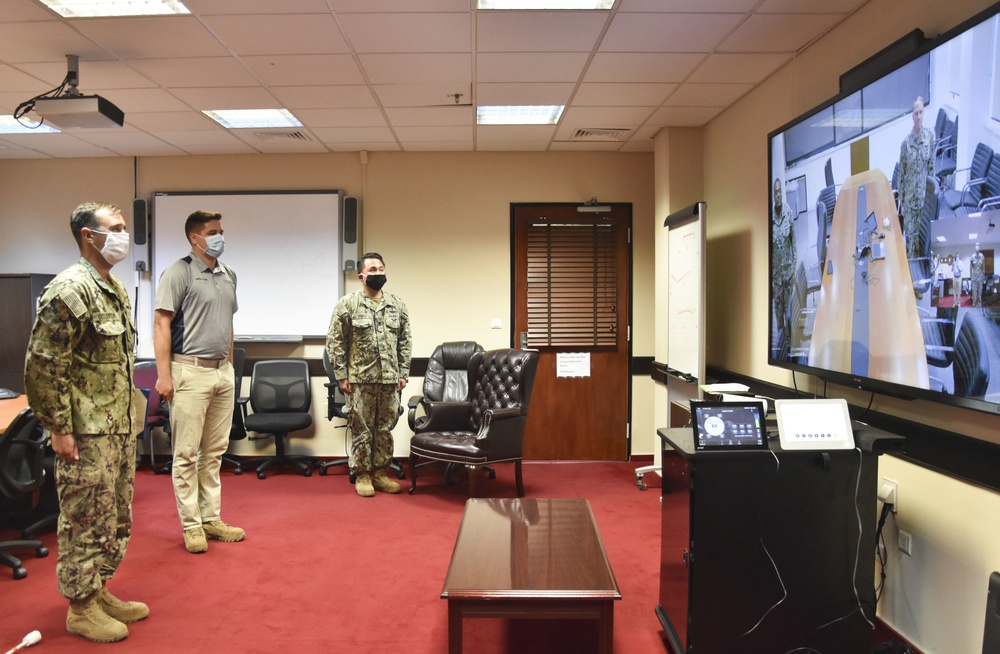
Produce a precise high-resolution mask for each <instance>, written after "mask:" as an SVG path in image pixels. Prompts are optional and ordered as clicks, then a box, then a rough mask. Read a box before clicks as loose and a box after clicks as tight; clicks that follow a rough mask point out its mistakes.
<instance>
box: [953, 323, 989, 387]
mask: <svg viewBox="0 0 1000 654" xmlns="http://www.w3.org/2000/svg"><path fill="white" fill-rule="evenodd" d="M994 328H995V326H994V325H992V324H991V323H990V321H989V320H988V319H987V318H986V316H984V315H983V314H982V313H981V312H979V311H977V310H972V311H966V312H965V317H964V318H962V326H961V327H959V329H958V337H957V338H955V350H954V354H953V361H954V365H953V371H954V375H955V395H958V396H961V397H979V398H982V397H983V396H984V395H985V394H986V389H987V388H989V385H990V353H989V346H988V345H987V344H988V343H989V339H990V336H989V334H990V331H991V329H994Z"/></svg>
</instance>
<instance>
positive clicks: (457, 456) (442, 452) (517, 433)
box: [409, 349, 538, 497]
mask: <svg viewBox="0 0 1000 654" xmlns="http://www.w3.org/2000/svg"><path fill="white" fill-rule="evenodd" d="M537 367H538V353H537V352H532V351H527V350H514V349H503V350H491V351H489V352H476V353H475V354H473V355H472V358H471V359H469V366H468V377H469V397H468V399H467V400H465V401H462V402H426V403H425V406H426V408H427V416H426V418H427V419H426V421H424V422H422V423H421V424H418V425H416V432H415V433H414V434H413V437H412V438H411V439H410V491H409V492H410V493H411V494H412V493H413V492H414V491H415V490H416V487H417V464H418V463H419V462H420V460H421V459H425V460H428V461H441V462H443V463H455V464H458V465H462V466H465V468H466V469H467V470H468V472H469V495H470V496H473V497H474V496H475V494H476V480H477V477H479V474H480V472H481V469H482V467H483V466H484V465H490V464H494V463H501V462H505V461H510V462H513V463H514V477H515V481H516V483H517V495H518V497H524V483H523V481H522V479H521V458H522V445H523V442H524V426H525V423H526V422H527V419H528V404H529V401H530V400H531V390H532V387H533V386H534V382H535V370H536V368H537Z"/></svg>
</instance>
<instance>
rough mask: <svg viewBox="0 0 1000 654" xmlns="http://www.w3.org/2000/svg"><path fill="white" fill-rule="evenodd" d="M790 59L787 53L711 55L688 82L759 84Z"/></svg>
mask: <svg viewBox="0 0 1000 654" xmlns="http://www.w3.org/2000/svg"><path fill="white" fill-rule="evenodd" d="M791 57H792V55H791V54H789V53H783V54H713V55H709V57H708V58H707V59H706V60H705V61H704V62H702V64H701V65H700V66H698V69H697V70H696V71H694V73H692V74H691V77H690V78H688V81H689V82H698V83H700V84H701V83H706V84H707V83H711V82H717V83H727V82H731V83H737V82H749V83H751V84H759V83H760V82H762V81H764V80H765V79H766V78H767V77H768V76H769V75H770V74H771V73H773V72H774V71H776V70H777V69H778V68H780V67H781V66H782V65H783V64H784V63H785V62H787V61H788V60H789V59H791Z"/></svg>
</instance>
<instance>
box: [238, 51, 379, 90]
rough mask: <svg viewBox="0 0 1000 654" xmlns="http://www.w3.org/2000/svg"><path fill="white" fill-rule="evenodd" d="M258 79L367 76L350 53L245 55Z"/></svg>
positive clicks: (324, 82) (288, 82)
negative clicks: (362, 72)
mask: <svg viewBox="0 0 1000 654" xmlns="http://www.w3.org/2000/svg"><path fill="white" fill-rule="evenodd" d="M241 60H242V61H243V63H244V64H246V66H247V68H249V69H250V72H252V73H253V74H254V75H256V76H257V79H259V80H260V81H261V83H263V84H269V85H273V86H314V85H315V86H329V85H331V84H362V83H364V81H365V80H364V77H362V75H361V71H359V70H358V67H357V65H356V64H355V63H354V57H352V56H351V55H348V54H317V55H260V56H251V57H242V58H241Z"/></svg>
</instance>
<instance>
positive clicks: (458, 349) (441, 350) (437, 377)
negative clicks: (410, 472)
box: [406, 341, 496, 484]
mask: <svg viewBox="0 0 1000 654" xmlns="http://www.w3.org/2000/svg"><path fill="white" fill-rule="evenodd" d="M482 351H483V346H482V345H480V344H479V343H476V342H475V341H452V342H449V343H442V344H441V345H438V346H437V347H436V348H434V351H433V352H432V353H431V356H430V358H429V359H428V360H427V372H426V373H424V384H423V395H414V396H413V397H411V398H410V399H409V401H407V403H406V407H407V413H406V421H407V423H409V425H410V431H414V432H415V431H416V430H417V426H418V425H421V426H422V425H423V423H425V422H426V421H427V416H426V413H427V406H426V403H427V402H464V401H466V400H467V399H468V398H469V359H471V358H472V355H473V354H475V353H476V352H482ZM418 412H419V413H420V414H421V415H419V416H418ZM428 465H442V464H441V463H439V462H437V461H426V462H424V463H421V464H420V465H419V466H417V467H424V466H428ZM454 469H455V464H454V463H449V464H447V465H446V466H445V473H444V479H445V483H447V484H451V483H452V474H453V472H454ZM484 469H486V470H487V472H489V474H490V479H496V471H495V470H493V468H490V467H489V466H484Z"/></svg>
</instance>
